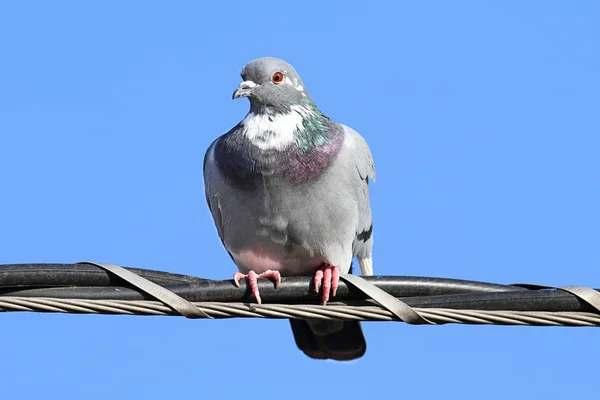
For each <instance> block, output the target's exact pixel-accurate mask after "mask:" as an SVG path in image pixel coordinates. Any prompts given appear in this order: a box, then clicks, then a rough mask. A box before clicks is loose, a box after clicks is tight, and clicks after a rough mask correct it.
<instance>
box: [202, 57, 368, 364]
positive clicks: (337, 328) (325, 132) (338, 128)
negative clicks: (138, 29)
mask: <svg viewBox="0 0 600 400" xmlns="http://www.w3.org/2000/svg"><path fill="white" fill-rule="evenodd" d="M240 74H241V77H242V80H243V82H242V83H241V84H240V85H239V87H238V88H237V89H236V90H235V91H234V92H233V99H237V98H241V97H246V98H248V99H249V101H250V110H249V111H248V114H247V115H246V116H245V118H244V119H243V120H242V121H241V122H240V123H238V124H237V125H236V126H234V127H233V128H232V129H231V130H230V131H229V132H227V133H225V134H224V135H222V136H220V137H218V138H217V139H216V140H215V141H214V142H213V143H212V144H211V145H210V147H209V148H208V150H207V152H206V154H205V157H204V185H205V190H206V200H207V202H208V206H209V208H210V211H211V213H212V216H213V219H214V222H215V225H216V228H217V232H218V234H219V237H220V238H221V241H222V242H223V245H224V247H225V248H226V250H227V251H228V252H229V255H230V256H231V258H232V259H233V261H234V262H235V264H236V265H237V267H238V270H239V272H236V273H235V274H234V282H235V284H236V285H237V286H239V281H240V280H241V279H246V280H247V282H248V285H249V286H250V289H251V291H252V294H253V295H254V297H255V298H256V301H257V302H258V303H260V302H261V298H260V294H259V291H258V286H257V279H259V278H270V279H273V280H274V281H275V286H277V285H278V284H279V282H280V280H281V276H304V275H308V276H314V279H313V282H314V284H315V290H316V291H317V292H319V288H320V287H321V286H322V303H323V305H325V304H326V303H327V301H328V300H329V298H330V295H331V296H333V297H335V294H336V290H337V287H338V281H339V276H340V273H351V267H352V259H353V258H354V257H356V258H357V259H358V261H359V264H360V268H361V271H362V274H363V275H372V274H373V264H372V258H371V250H372V247H373V224H372V219H371V208H370V204H369V190H368V185H369V179H370V180H373V181H374V180H375V167H374V164H373V158H372V156H371V151H370V149H369V146H368V145H367V143H366V142H365V140H364V139H363V137H362V136H360V135H359V134H358V133H357V132H355V131H354V130H353V129H351V128H349V127H348V126H345V125H342V124H339V123H336V122H334V121H332V120H331V119H329V118H328V117H327V116H325V115H324V114H323V113H322V112H321V111H320V110H319V108H318V107H317V106H316V104H315V103H314V101H313V100H312V99H311V97H310V95H309V94H308V91H307V90H306V87H305V86H304V84H303V82H302V80H301V79H300V76H299V75H298V73H297V72H296V71H295V70H294V68H293V67H292V66H291V65H290V64H288V63H287V62H285V61H283V60H280V59H277V58H272V57H265V58H260V59H257V60H254V61H252V62H250V63H249V64H247V65H246V66H245V67H244V68H243V69H242V71H241V73H240ZM290 322H291V326H292V331H293V333H294V338H295V340H296V344H297V345H298V347H299V348H300V350H302V351H303V352H304V353H305V354H306V355H308V356H309V357H311V358H315V359H333V360H353V359H356V358H359V357H361V356H362V355H363V354H364V353H365V351H366V342H365V339H364V336H363V333H362V330H361V327H360V325H359V323H358V322H357V321H317V320H312V321H304V320H291V321H290Z"/></svg>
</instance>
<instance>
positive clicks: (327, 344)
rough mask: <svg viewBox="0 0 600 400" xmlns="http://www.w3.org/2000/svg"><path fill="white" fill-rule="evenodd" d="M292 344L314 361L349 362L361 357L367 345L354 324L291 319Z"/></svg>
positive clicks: (351, 322)
mask: <svg viewBox="0 0 600 400" xmlns="http://www.w3.org/2000/svg"><path fill="white" fill-rule="evenodd" d="M290 325H291V326H292V332H293V333H294V339H295V340H296V345H297V346H298V348H299V349H300V350H302V352H304V354H306V355H307V356H308V357H310V358H314V359H317V360H327V359H331V360H336V361H350V360H355V359H357V358H360V357H362V356H363V355H364V354H365V351H366V350H367V342H366V341H365V337H364V335H363V332H362V328H361V326H360V322H358V321H322V320H319V321H304V320H299V319H291V320H290Z"/></svg>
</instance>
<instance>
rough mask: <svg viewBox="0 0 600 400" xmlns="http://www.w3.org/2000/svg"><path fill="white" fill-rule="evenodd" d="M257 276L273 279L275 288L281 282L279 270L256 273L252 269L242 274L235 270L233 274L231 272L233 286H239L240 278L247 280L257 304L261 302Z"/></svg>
mask: <svg viewBox="0 0 600 400" xmlns="http://www.w3.org/2000/svg"><path fill="white" fill-rule="evenodd" d="M258 278H270V279H274V280H275V288H277V287H278V286H279V284H280V283H281V274H280V273H279V271H276V270H273V269H269V270H266V271H265V272H263V273H261V274H257V273H256V272H254V271H250V272H248V273H247V274H242V273H241V272H236V273H235V274H233V282H234V283H235V286H237V287H240V280H242V279H246V280H247V281H248V285H250V291H252V294H253V295H254V297H255V298H256V302H257V303H258V304H262V303H261V299H260V293H259V292H258V282H257V280H258Z"/></svg>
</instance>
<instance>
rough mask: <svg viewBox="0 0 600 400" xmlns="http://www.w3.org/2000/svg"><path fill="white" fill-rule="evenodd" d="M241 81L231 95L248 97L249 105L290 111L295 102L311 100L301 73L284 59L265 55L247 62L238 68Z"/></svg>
mask: <svg viewBox="0 0 600 400" xmlns="http://www.w3.org/2000/svg"><path fill="white" fill-rule="evenodd" d="M240 75H241V76H242V80H243V82H242V83H240V86H239V87H238V88H237V89H236V90H235V92H233V99H237V98H240V97H247V98H248V99H249V100H250V105H251V108H252V109H257V110H261V109H263V108H268V109H271V110H273V111H274V112H276V113H285V112H289V111H290V110H291V108H292V107H293V106H295V105H298V104H302V103H305V102H306V101H310V99H309V97H308V93H307V92H306V89H305V88H304V84H303V83H302V80H301V79H300V76H299V75H298V73H297V72H296V70H295V69H294V67H292V66H291V65H290V64H288V63H287V62H285V61H283V60H280V59H278V58H273V57H264V58H259V59H257V60H254V61H252V62H250V63H248V64H247V65H246V66H245V67H244V68H243V69H242V71H241V72H240Z"/></svg>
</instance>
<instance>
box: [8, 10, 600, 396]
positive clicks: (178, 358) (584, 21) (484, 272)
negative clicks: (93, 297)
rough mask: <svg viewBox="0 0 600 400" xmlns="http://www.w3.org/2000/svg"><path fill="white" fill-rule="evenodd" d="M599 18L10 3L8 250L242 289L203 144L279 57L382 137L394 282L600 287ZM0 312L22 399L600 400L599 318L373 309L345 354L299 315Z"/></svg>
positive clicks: (379, 264)
mask: <svg viewBox="0 0 600 400" xmlns="http://www.w3.org/2000/svg"><path fill="white" fill-rule="evenodd" d="M599 20H600V6H599V3H598V2H595V1H503V2H479V1H472V2H467V1H454V2H445V1H429V2H411V3H409V2H394V3H393V2H391V1H390V2H378V1H371V2H359V1H346V2H344V3H341V2H338V3H336V2H333V1H332V2H316V1H297V2H285V1H268V2H266V1H265V2H261V1H256V2H222V3H219V2H210V4H209V2H205V3H201V2H191V1H188V2H152V1H143V2H142V1H128V2H124V1H122V2H116V1H112V2H110V1H105V2H81V1H72V2H66V1H54V2H17V1H14V2H3V3H2V5H0V38H1V39H0V174H1V175H0V176H1V180H0V182H1V185H2V193H1V195H0V221H1V229H0V246H1V251H0V263H5V264H6V263H25V262H75V261H79V260H82V259H88V260H95V261H100V262H112V263H116V264H119V265H125V266H137V267H141V268H150V269H159V270H166V271H172V272H179V273H184V274H191V275H196V276H202V277H207V278H214V279H229V278H230V277H231V274H232V273H233V272H234V270H235V267H234V265H233V264H232V263H231V261H230V259H229V257H228V256H227V254H226V252H225V251H224V250H223V249H222V247H221V243H220V241H219V239H218V237H217V234H216V232H215V229H214V226H213V222H212V219H211V217H210V214H209V212H208V210H207V207H206V204H205V199H204V189H203V184H202V157H203V155H204V152H205V150H206V148H207V146H208V145H209V143H210V142H211V141H212V140H213V139H214V138H215V137H216V136H218V135H220V134H222V133H224V132H225V131H227V130H228V129H229V128H230V127H232V126H233V125H234V124H236V123H237V122H238V121H239V120H240V119H242V118H243V117H244V115H245V113H246V111H247V108H248V105H247V102H246V101H245V100H242V101H235V102H232V101H231V93H232V91H233V90H234V89H235V88H236V87H237V85H238V83H239V82H240V77H239V75H238V73H239V71H240V69H241V68H242V67H243V66H244V64H246V63H247V62H249V61H250V60H252V59H255V58H258V57H262V56H266V55H272V56H277V57H280V58H283V59H285V60H287V61H289V62H290V63H291V64H292V65H294V66H295V67H296V69H297V70H298V71H299V73H300V74H301V76H302V78H303V80H304V83H305V84H306V86H307V88H308V90H309V91H310V93H311V95H312V96H313V98H314V99H315V101H316V102H317V104H318V105H319V106H320V107H321V109H322V110H323V111H324V112H325V113H326V114H328V115H329V116H330V117H332V118H333V119H335V120H337V121H339V122H343V123H346V124H348V125H350V126H352V127H353V128H355V129H356V130H357V131H359V132H360V133H361V134H362V135H363V136H364V137H365V138H366V139H367V141H368V142H369V144H370V146H371V149H372V151H373V155H374V157H375V162H376V167H377V178H378V179H377V183H376V184H374V185H372V192H371V193H372V204H373V214H374V219H375V238H376V239H375V240H376V241H375V243H376V244H375V255H374V261H375V265H374V267H375V273H376V274H383V275H386V274H387V275H391V274H395V275H422V276H439V277H452V278H464V279H475V280H483V281H492V282H499V283H512V282H532V283H540V284H549V285H569V284H583V285H588V286H592V287H600V269H599V268H598V263H599V261H600V253H599V251H598V240H599V234H600V232H599V226H600V213H599V211H598V207H599V204H600V188H599V185H598V182H599V178H600V161H599V159H598V152H599V150H600V118H599V115H600V114H599V107H600V99H599V95H598V93H599V91H600V79H599V71H600V55H599V54H600V53H599V52H598V39H599V38H600V29H599V23H598V21H599ZM0 320H1V329H0V338H1V342H0V360H1V361H0V377H1V378H0V380H1V382H0V397H1V398H3V399H29V398H37V397H39V396H42V397H45V398H51V399H55V398H56V399H58V398H61V399H63V398H66V399H106V398H140V399H141V398H143V399H163V398H179V397H182V398H199V399H203V398H207V399H212V398H259V397H260V398H289V399H300V398H302V399H304V398H307V397H314V398H321V397H324V398H333V397H340V398H341V397H343V396H344V397H345V398H358V397H359V396H361V397H362V396H374V397H373V398H388V397H387V396H394V398H395V397H398V398H420V397H425V398H427V397H435V396H444V398H486V399H504V398H506V397H508V396H512V398H542V397H543V398H546V399H550V398H566V397H563V396H569V397H574V396H579V395H585V394H588V395H593V394H594V393H597V373H598V361H597V360H598V357H599V356H600V336H599V335H600V331H598V330H597V329H595V328H577V329H576V328H531V327H497V326H489V327H482V326H458V325H454V326H433V327H432V326H422V327H420V326H408V325H404V324H400V323H398V324H395V323H367V324H365V325H364V330H365V333H366V336H367V338H368V342H369V344H368V352H367V354H366V356H365V357H364V358H363V359H361V360H359V361H357V362H352V363H347V364H339V363H333V362H318V361H313V360H310V359H308V358H306V357H305V356H304V355H303V354H301V353H300V352H299V351H298V350H297V349H296V347H295V345H294V342H293V338H292V335H291V333H290V331H289V327H288V323H287V321H277V320H256V319H254V320H248V319H235V320H227V321H224V320H218V321H205V320H202V321H190V320H186V319H184V318H166V317H128V316H94V315H87V316H82V315H58V314H37V313H36V314H33V313H10V314H3V315H0ZM389 398H392V397H389Z"/></svg>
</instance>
